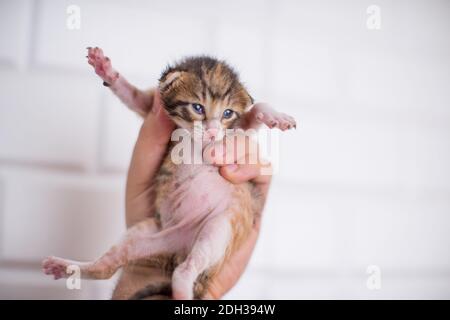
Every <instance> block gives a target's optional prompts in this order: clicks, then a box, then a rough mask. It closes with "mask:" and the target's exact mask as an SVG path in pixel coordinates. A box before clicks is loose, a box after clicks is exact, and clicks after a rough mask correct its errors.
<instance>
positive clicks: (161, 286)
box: [130, 281, 172, 300]
mask: <svg viewBox="0 0 450 320" xmlns="http://www.w3.org/2000/svg"><path fill="white" fill-rule="evenodd" d="M152 296H159V297H160V299H171V297H172V285H171V282H170V281H162V282H155V283H151V284H149V285H147V286H146V287H144V288H142V289H140V290H139V291H137V292H136V293H135V294H133V295H132V296H131V297H130V300H142V299H146V298H150V297H152Z"/></svg>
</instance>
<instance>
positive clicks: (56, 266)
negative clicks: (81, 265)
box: [42, 257, 70, 280]
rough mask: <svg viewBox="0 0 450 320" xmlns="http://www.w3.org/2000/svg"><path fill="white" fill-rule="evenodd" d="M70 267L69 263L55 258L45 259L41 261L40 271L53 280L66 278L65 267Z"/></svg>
mask: <svg viewBox="0 0 450 320" xmlns="http://www.w3.org/2000/svg"><path fill="white" fill-rule="evenodd" d="M69 265H70V261H68V260H65V259H61V258H57V257H47V258H46V259H44V261H42V271H44V273H45V274H48V275H53V277H54V279H55V280H57V279H60V278H67V277H68V276H69V275H68V274H67V271H66V270H67V267H68V266H69Z"/></svg>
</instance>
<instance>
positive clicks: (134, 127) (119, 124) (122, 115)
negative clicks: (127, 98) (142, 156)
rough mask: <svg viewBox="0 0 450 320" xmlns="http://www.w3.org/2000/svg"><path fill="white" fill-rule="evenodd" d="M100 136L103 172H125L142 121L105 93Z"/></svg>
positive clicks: (110, 94)
mask: <svg viewBox="0 0 450 320" xmlns="http://www.w3.org/2000/svg"><path fill="white" fill-rule="evenodd" d="M105 101H106V103H105V106H104V108H103V113H102V114H103V115H104V116H103V119H102V122H103V123H104V126H102V134H101V137H102V139H101V146H102V151H101V160H100V165H101V168H102V169H103V170H107V171H108V170H112V171H125V170H126V169H127V168H128V165H129V163H130V159H131V155H132V152H133V148H134V144H135V143H136V139H137V136H138V133H139V128H140V127H141V124H142V119H141V118H140V116H138V115H137V114H136V113H134V112H132V111H131V110H130V109H128V108H127V107H126V106H125V105H123V104H122V102H120V101H119V99H117V98H116V97H115V96H113V95H112V93H110V92H107V93H105Z"/></svg>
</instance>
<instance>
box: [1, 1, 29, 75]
mask: <svg viewBox="0 0 450 320" xmlns="http://www.w3.org/2000/svg"><path fill="white" fill-rule="evenodd" d="M31 3H32V2H31V1H29V0H19V1H2V2H1V3H0V62H4V63H7V64H13V65H15V66H19V67H23V66H24V65H25V64H26V63H27V59H28V50H29V43H30V40H31V39H30V31H31V15H32V8H31V7H32V6H31Z"/></svg>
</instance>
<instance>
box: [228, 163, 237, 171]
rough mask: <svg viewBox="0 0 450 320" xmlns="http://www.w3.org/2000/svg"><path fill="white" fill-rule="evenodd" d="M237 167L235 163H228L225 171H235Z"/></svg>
mask: <svg viewBox="0 0 450 320" xmlns="http://www.w3.org/2000/svg"><path fill="white" fill-rule="evenodd" d="M237 169H238V165H237V164H230V165H228V166H227V171H229V172H235V171H236V170H237Z"/></svg>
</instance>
